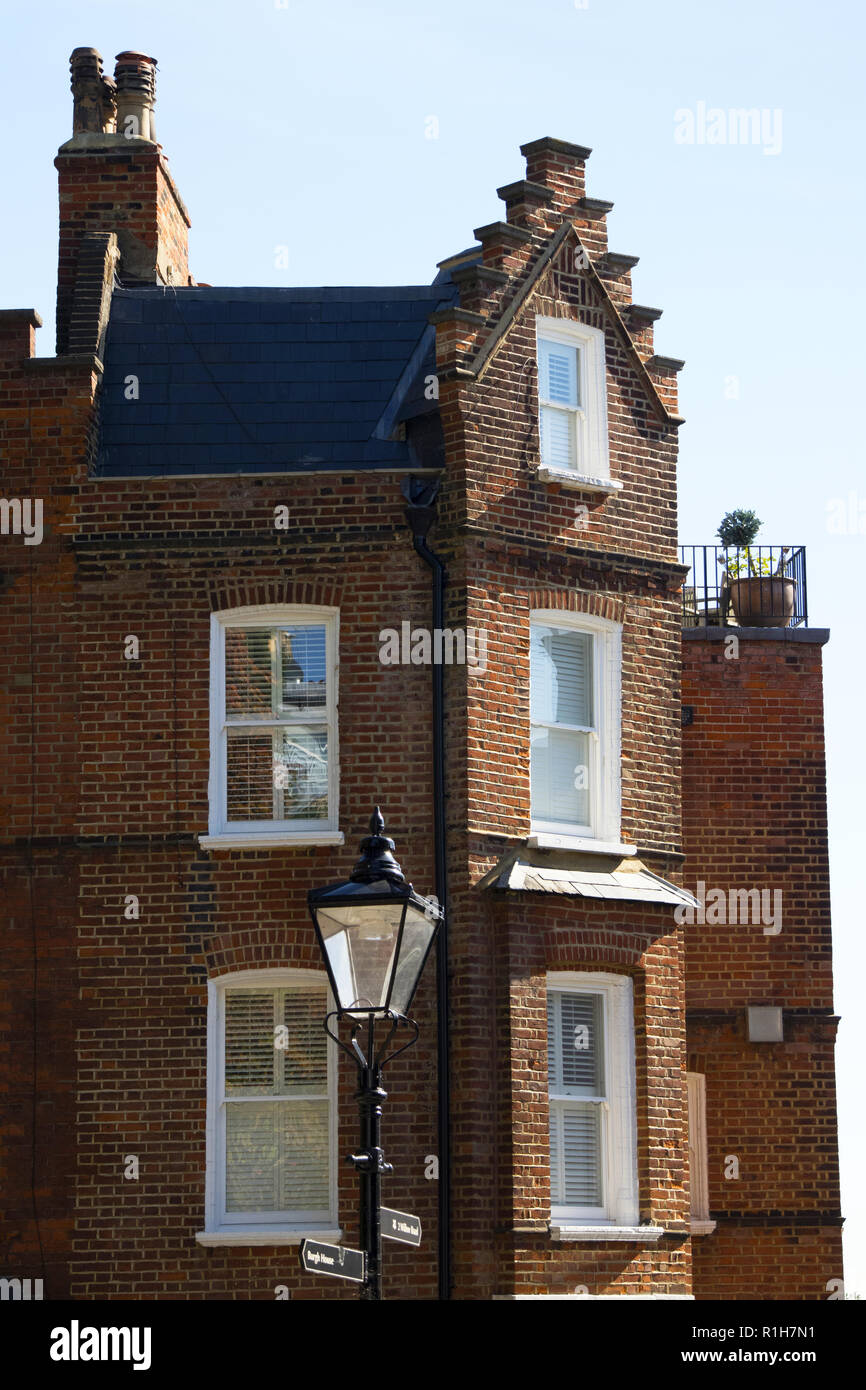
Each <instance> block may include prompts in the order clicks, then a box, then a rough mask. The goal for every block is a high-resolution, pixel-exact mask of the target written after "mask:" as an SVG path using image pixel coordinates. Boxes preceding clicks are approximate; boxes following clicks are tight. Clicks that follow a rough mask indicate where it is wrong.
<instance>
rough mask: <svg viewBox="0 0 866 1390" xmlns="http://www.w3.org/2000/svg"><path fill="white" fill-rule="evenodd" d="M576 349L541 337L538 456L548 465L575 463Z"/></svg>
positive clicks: (565, 465) (571, 465) (574, 464)
mask: <svg viewBox="0 0 866 1390" xmlns="http://www.w3.org/2000/svg"><path fill="white" fill-rule="evenodd" d="M577 354H578V349H577V348H575V347H569V346H567V344H565V343H556V342H552V341H545V340H543V339H542V341H541V343H540V353H539V391H538V394H539V400H540V402H541V419H540V421H539V429H540V436H541V440H540V442H541V457H542V460H543V462H544V463H545V464H546V465H547V466H548V468H575V467H576V466H577V443H576V440H577V436H576V421H575V415H574V410H575V408H576V407H577V406H579V404H580V393H579V380H578V377H579V374H578V355H577Z"/></svg>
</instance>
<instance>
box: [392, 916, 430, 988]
mask: <svg viewBox="0 0 866 1390" xmlns="http://www.w3.org/2000/svg"><path fill="white" fill-rule="evenodd" d="M437 922H438V916H437V915H436V914H434V913H433V912H428V913H426V914H425V913H424V912H419V911H418V909H417V908H415V907H412V906H411V905H410V906H409V907H408V908H407V911H406V924H405V926H404V928H403V939H402V941H401V942H400V958H399V960H398V961H397V973H396V975H395V977H394V988H393V990H392V991H391V1004H390V1008H391V1010H392V1011H393V1012H394V1013H396V1014H406V1013H408V1011H409V1005H410V1004H411V1003H412V995H413V994H414V993H415V986H416V985H417V983H418V978H419V976H420V974H421V971H422V969H423V967H424V961H425V958H426V956H427V951H428V949H429V947H430V942H431V940H432V937H433V933H434V931H435V930H436V925H437Z"/></svg>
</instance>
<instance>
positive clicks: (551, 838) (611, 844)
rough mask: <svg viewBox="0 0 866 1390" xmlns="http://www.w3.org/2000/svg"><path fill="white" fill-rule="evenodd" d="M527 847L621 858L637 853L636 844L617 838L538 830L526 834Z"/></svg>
mask: <svg viewBox="0 0 866 1390" xmlns="http://www.w3.org/2000/svg"><path fill="white" fill-rule="evenodd" d="M526 844H527V846H528V848H529V849H577V850H582V851H583V852H584V853H585V854H618V855H619V856H620V858H621V859H625V858H628V857H629V856H630V855H633V854H637V846H636V845H624V844H621V843H620V841H619V840H591V839H589V838H588V837H587V836H585V835H552V834H548V833H547V832H546V831H539V832H537V833H535V834H532V835H528V836H527V838H526Z"/></svg>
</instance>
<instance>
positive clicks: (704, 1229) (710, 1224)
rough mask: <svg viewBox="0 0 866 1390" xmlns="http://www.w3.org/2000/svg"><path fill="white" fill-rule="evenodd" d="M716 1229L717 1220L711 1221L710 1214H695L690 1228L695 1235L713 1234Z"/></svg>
mask: <svg viewBox="0 0 866 1390" xmlns="http://www.w3.org/2000/svg"><path fill="white" fill-rule="evenodd" d="M715 1229H716V1223H715V1221H711V1220H710V1219H709V1217H708V1216H700V1217H697V1216H693V1217H692V1219H691V1222H690V1223H689V1230H690V1232H691V1234H692V1235H693V1236H711V1235H712V1234H713V1231H714V1230H715Z"/></svg>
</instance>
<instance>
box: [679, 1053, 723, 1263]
mask: <svg viewBox="0 0 866 1390" xmlns="http://www.w3.org/2000/svg"><path fill="white" fill-rule="evenodd" d="M686 1084H687V1088H688V1101H689V1111H688V1115H689V1194H690V1205H691V1210H690V1226H691V1233H692V1235H693V1236H708V1235H711V1234H712V1232H713V1231H714V1230H715V1229H716V1223H715V1221H712V1220H711V1219H710V1182H709V1163H708V1157H707V1078H706V1076H705V1075H704V1074H703V1072H697V1071H689V1072H686Z"/></svg>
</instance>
